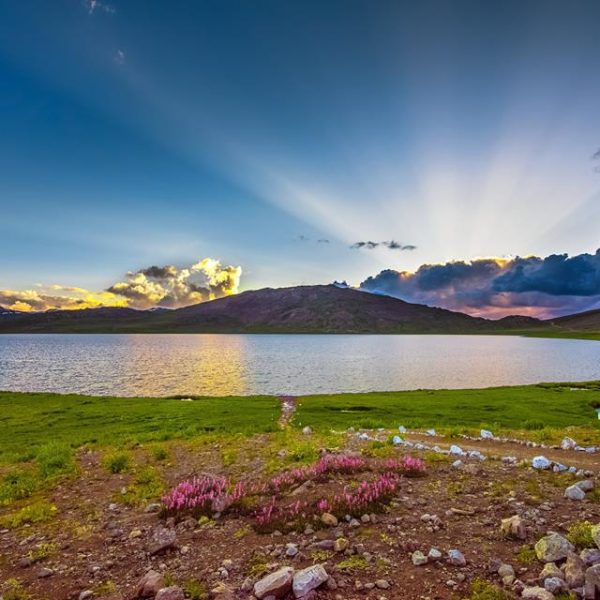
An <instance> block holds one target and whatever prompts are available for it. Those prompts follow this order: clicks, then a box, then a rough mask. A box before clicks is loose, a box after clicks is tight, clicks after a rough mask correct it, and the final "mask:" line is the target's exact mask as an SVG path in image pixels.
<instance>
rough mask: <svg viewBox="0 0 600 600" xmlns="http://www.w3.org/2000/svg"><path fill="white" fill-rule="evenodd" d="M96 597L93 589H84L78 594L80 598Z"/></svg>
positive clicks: (84, 599) (80, 599) (88, 599)
mask: <svg viewBox="0 0 600 600" xmlns="http://www.w3.org/2000/svg"><path fill="white" fill-rule="evenodd" d="M93 597H94V592H93V591H92V590H83V592H81V593H80V594H79V596H78V600H90V598H93Z"/></svg>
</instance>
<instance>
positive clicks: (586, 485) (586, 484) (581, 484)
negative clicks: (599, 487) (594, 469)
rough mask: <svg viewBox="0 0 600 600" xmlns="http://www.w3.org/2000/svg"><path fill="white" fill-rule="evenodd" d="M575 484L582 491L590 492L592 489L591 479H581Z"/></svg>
mask: <svg viewBox="0 0 600 600" xmlns="http://www.w3.org/2000/svg"><path fill="white" fill-rule="evenodd" d="M575 485H576V486H577V487H578V488H581V489H582V490H583V491H584V492H591V491H592V490H593V489H594V482H593V481H592V480H591V479H583V480H582V481H578V482H577V483H576V484H575Z"/></svg>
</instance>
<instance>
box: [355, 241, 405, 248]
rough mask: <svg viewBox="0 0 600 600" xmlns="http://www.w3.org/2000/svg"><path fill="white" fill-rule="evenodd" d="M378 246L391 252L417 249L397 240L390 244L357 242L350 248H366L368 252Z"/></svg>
mask: <svg viewBox="0 0 600 600" xmlns="http://www.w3.org/2000/svg"><path fill="white" fill-rule="evenodd" d="M378 246H384V247H385V248H388V249H389V250H416V249H417V247H416V246H413V245H412V244H401V243H400V242H397V241H396V240H390V241H389V242H371V241H368V242H355V243H354V244H352V245H351V246H350V248H352V249H353V250H358V249H360V248H365V249H366V250H374V249H375V248H377V247H378Z"/></svg>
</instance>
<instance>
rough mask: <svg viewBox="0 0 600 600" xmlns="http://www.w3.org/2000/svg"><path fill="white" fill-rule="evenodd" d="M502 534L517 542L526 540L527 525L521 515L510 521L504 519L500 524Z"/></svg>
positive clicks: (513, 517) (511, 518)
mask: <svg viewBox="0 0 600 600" xmlns="http://www.w3.org/2000/svg"><path fill="white" fill-rule="evenodd" d="M500 532H501V533H502V534H503V535H504V536H506V537H510V538H514V539H517V540H524V539H525V538H527V531H526V529H525V523H523V519H522V518H521V517H520V516H519V515H513V516H512V517H508V519H502V521H501V522H500Z"/></svg>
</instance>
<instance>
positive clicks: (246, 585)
mask: <svg viewBox="0 0 600 600" xmlns="http://www.w3.org/2000/svg"><path fill="white" fill-rule="evenodd" d="M253 588H254V584H253V583H252V578H251V577H246V579H244V581H243V583H242V585H241V587H240V590H242V592H251V591H252V590H253Z"/></svg>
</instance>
